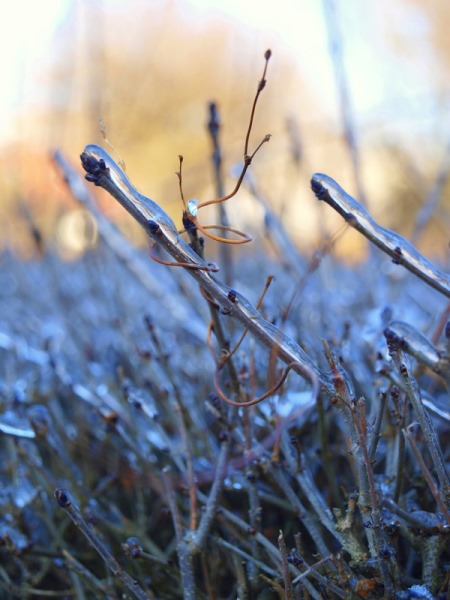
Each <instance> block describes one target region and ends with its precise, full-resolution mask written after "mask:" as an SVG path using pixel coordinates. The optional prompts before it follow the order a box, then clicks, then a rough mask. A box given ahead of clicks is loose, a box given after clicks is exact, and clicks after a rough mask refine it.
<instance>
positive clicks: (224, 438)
mask: <svg viewBox="0 0 450 600" xmlns="http://www.w3.org/2000/svg"><path fill="white" fill-rule="evenodd" d="M219 441H220V442H227V441H228V431H225V430H222V431H221V432H220V433H219Z"/></svg>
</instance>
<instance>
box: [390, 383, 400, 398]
mask: <svg viewBox="0 0 450 600" xmlns="http://www.w3.org/2000/svg"><path fill="white" fill-rule="evenodd" d="M390 393H391V397H392V398H393V399H394V400H396V399H397V398H398V397H399V396H400V390H399V389H398V387H397V386H396V385H393V386H392V387H391V392H390Z"/></svg>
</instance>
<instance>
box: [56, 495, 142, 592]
mask: <svg viewBox="0 0 450 600" xmlns="http://www.w3.org/2000/svg"><path fill="white" fill-rule="evenodd" d="M55 498H56V501H57V502H58V505H59V506H60V508H62V509H63V510H64V511H65V513H66V514H67V515H68V516H69V517H70V518H71V519H72V521H73V523H74V525H75V526H76V527H77V528H78V529H79V530H80V531H81V533H82V534H83V535H84V536H85V537H86V538H87V540H88V542H89V543H90V544H91V546H93V548H95V550H96V551H97V552H98V553H99V554H100V556H101V557H102V558H103V560H104V561H105V563H106V565H107V566H108V568H109V569H110V570H111V571H112V573H113V575H114V576H115V577H117V578H118V579H120V581H121V582H122V583H123V584H124V585H125V586H126V587H127V588H128V589H129V590H130V592H131V593H132V594H134V595H135V596H136V598H138V599H139V600H149V599H150V596H148V595H147V594H146V593H145V592H144V590H143V589H142V588H141V587H140V586H139V584H138V583H137V581H135V580H134V579H133V578H132V577H130V576H129V575H128V573H127V572H126V571H124V570H123V569H122V567H121V566H120V565H119V563H118V562H117V561H116V559H115V558H114V556H113V555H112V554H111V552H110V551H109V550H108V548H107V547H106V546H105V544H104V543H103V542H102V541H101V540H100V538H99V537H98V536H97V535H95V533H94V531H93V530H92V528H91V527H90V526H89V525H88V524H87V523H86V521H85V520H84V519H83V517H82V516H81V513H80V511H79V510H78V508H77V507H76V506H75V504H73V502H72V500H71V498H70V495H69V493H68V492H67V491H66V490H63V489H61V488H58V489H56V490H55Z"/></svg>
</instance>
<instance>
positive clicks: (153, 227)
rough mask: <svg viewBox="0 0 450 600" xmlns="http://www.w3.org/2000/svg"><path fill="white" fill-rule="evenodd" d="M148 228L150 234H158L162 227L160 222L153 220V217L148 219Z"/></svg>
mask: <svg viewBox="0 0 450 600" xmlns="http://www.w3.org/2000/svg"><path fill="white" fill-rule="evenodd" d="M147 228H148V231H149V233H150V235H157V233H158V232H159V229H160V227H159V225H158V223H157V222H156V221H152V220H151V219H150V220H148V221H147Z"/></svg>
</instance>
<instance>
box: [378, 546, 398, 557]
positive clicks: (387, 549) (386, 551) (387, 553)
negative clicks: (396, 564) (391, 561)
mask: <svg viewBox="0 0 450 600" xmlns="http://www.w3.org/2000/svg"><path fill="white" fill-rule="evenodd" d="M394 554H395V551H394V549H393V548H392V546H383V548H381V550H380V558H383V559H384V560H387V559H388V558H391V556H393V555H394Z"/></svg>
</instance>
